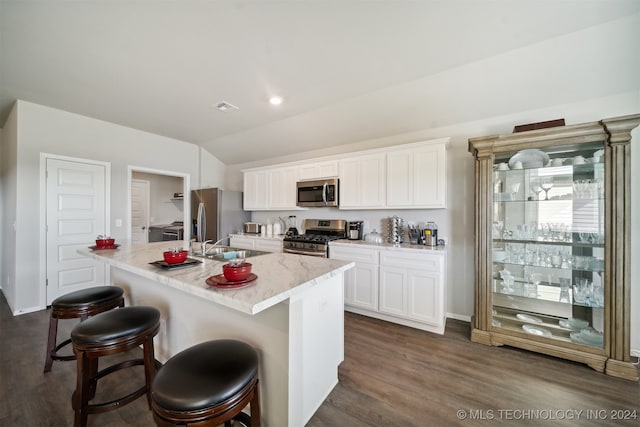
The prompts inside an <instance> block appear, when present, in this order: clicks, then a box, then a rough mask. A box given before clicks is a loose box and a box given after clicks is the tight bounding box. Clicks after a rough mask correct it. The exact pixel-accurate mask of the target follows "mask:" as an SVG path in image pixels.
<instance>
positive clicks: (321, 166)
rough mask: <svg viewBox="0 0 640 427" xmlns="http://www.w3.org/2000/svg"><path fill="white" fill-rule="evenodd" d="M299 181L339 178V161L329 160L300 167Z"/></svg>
mask: <svg viewBox="0 0 640 427" xmlns="http://www.w3.org/2000/svg"><path fill="white" fill-rule="evenodd" d="M298 173H299V176H298V177H299V179H300V180H307V179H316V178H330V177H336V176H338V161H337V160H328V161H322V162H313V163H308V164H304V165H300V166H299V171H298Z"/></svg>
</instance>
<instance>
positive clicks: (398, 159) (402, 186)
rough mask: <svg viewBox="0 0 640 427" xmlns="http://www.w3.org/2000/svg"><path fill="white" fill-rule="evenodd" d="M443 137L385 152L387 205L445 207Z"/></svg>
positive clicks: (444, 146) (444, 144) (444, 141)
mask: <svg viewBox="0 0 640 427" xmlns="http://www.w3.org/2000/svg"><path fill="white" fill-rule="evenodd" d="M447 141H448V139H443V140H437V141H432V142H430V143H428V144H426V145H414V146H412V147H409V148H403V149H398V150H390V151H389V152H388V153H387V183H386V184H387V206H388V207H391V208H408V209H411V208H446V176H447V175H446V173H447V168H446V163H447V159H446V142H447Z"/></svg>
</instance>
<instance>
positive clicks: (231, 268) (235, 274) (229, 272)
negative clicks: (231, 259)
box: [222, 262, 251, 282]
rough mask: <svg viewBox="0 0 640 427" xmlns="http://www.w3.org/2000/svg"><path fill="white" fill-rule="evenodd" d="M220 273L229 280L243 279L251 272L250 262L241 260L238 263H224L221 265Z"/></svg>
mask: <svg viewBox="0 0 640 427" xmlns="http://www.w3.org/2000/svg"><path fill="white" fill-rule="evenodd" d="M222 274H224V278H225V279H227V280H228V281H230V282H237V281H239V280H244V279H246V278H247V277H249V274H251V264H250V263H248V262H243V263H242V264H238V265H230V264H225V265H223V266H222Z"/></svg>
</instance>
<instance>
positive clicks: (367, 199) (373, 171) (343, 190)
mask: <svg viewBox="0 0 640 427" xmlns="http://www.w3.org/2000/svg"><path fill="white" fill-rule="evenodd" d="M339 166H340V175H339V177H340V208H341V209H356V208H357V209H366V208H382V207H384V206H385V204H386V171H385V170H386V156H385V154H384V153H377V154H370V155H364V156H358V157H350V158H346V159H342V160H340V165H339Z"/></svg>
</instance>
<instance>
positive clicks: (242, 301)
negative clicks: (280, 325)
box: [78, 242, 354, 314]
mask: <svg viewBox="0 0 640 427" xmlns="http://www.w3.org/2000/svg"><path fill="white" fill-rule="evenodd" d="M175 246H176V242H157V243H137V244H131V245H122V246H120V247H119V248H117V249H107V250H90V249H80V250H79V251H78V252H79V253H80V254H82V255H86V256H89V257H92V258H94V259H97V260H100V261H103V262H106V263H107V264H109V265H111V266H112V267H117V268H120V269H122V270H125V271H129V272H131V273H135V274H138V275H140V276H142V277H145V278H147V279H151V280H154V281H157V282H158V283H160V284H163V285H168V286H171V287H173V288H176V289H180V290H182V291H184V292H188V293H190V294H193V295H196V296H199V297H201V298H204V299H206V300H210V301H213V302H215V303H218V304H220V305H223V306H226V307H228V308H231V309H235V310H238V311H241V312H244V313H247V314H256V313H259V312H261V311H263V310H265V309H267V308H269V307H271V306H273V305H275V304H278V303H279V302H281V301H284V300H286V299H289V298H291V297H292V296H295V295H296V294H298V293H301V292H305V291H306V290H307V289H309V288H310V287H313V286H315V285H318V284H319V283H322V282H323V281H325V280H327V279H329V278H331V277H333V276H335V275H337V274H342V273H343V272H344V271H346V270H348V269H350V268H352V267H353V265H354V263H352V262H346V261H338V260H331V259H326V258H318V257H309V256H304V255H293V254H285V253H270V254H266V255H260V256H254V257H250V258H247V259H246V262H249V263H251V264H252V266H253V267H252V273H254V274H256V275H257V276H258V278H257V279H256V281H255V282H254V283H252V284H251V285H249V286H247V287H244V288H238V289H216V288H212V287H210V286H208V285H207V284H206V283H205V281H206V279H207V278H208V277H210V276H214V275H217V274H222V265H223V264H225V262H221V261H216V260H211V259H207V258H199V257H191V258H193V259H197V260H199V261H202V263H200V264H196V265H195V266H193V267H184V268H179V269H173V270H165V269H162V268H159V267H156V266H154V265H151V264H150V263H151V262H154V261H159V260H162V253H163V252H164V251H166V250H168V249H169V248H171V247H175Z"/></svg>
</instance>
